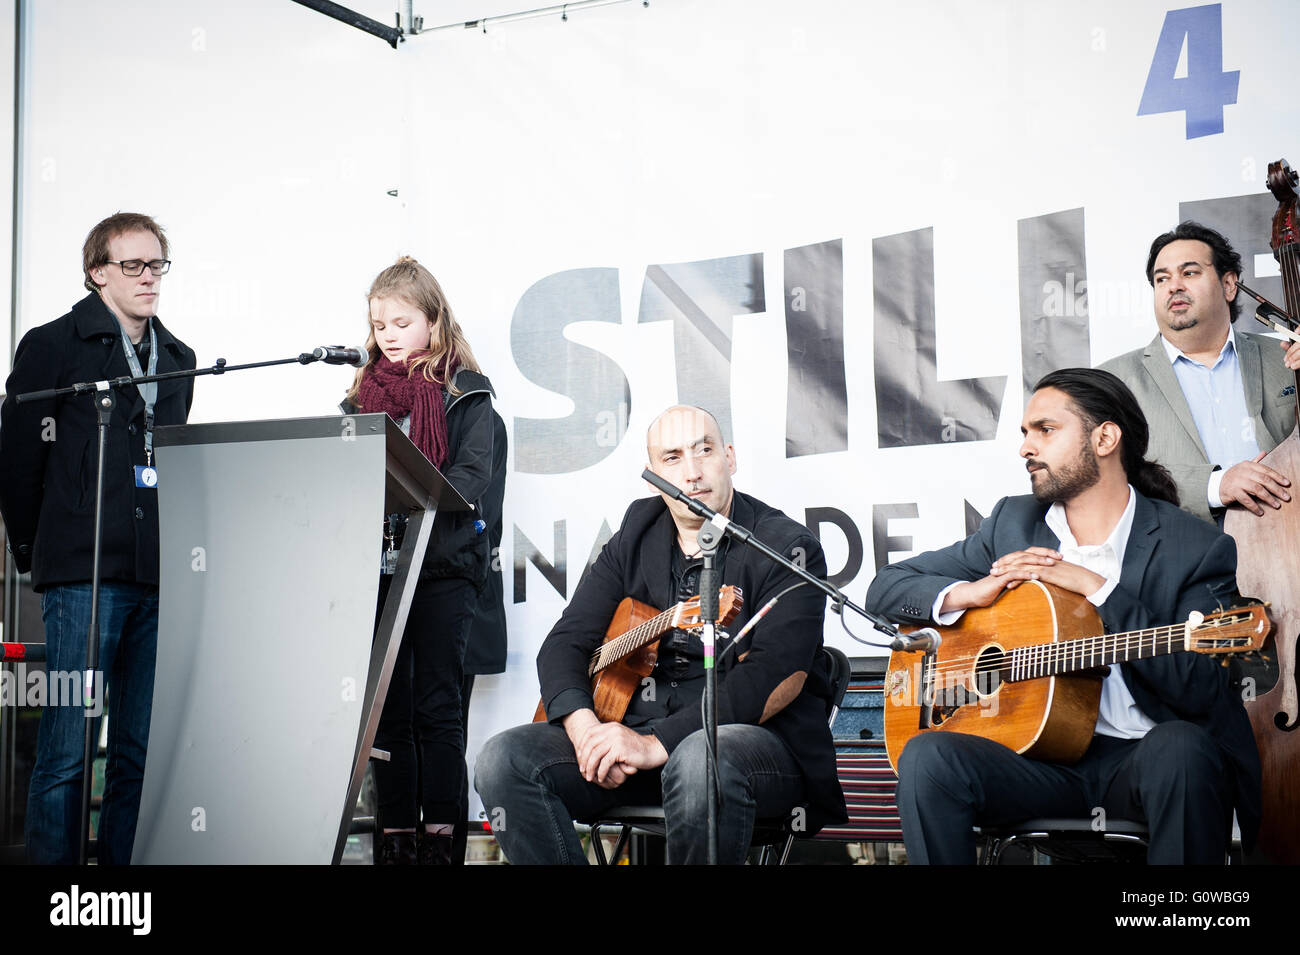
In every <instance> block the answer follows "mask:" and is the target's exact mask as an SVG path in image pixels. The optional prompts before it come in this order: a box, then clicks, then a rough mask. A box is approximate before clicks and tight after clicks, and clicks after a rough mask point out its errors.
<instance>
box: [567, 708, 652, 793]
mask: <svg viewBox="0 0 1300 955" xmlns="http://www.w3.org/2000/svg"><path fill="white" fill-rule="evenodd" d="M564 729H565V732H567V733H568V734H569V741H570V742H571V743H573V750H574V752H575V753H576V754H577V757H578V772H580V773H582V778H583V779H585V780H587V782H589V783H595V784H596V785H597V786H601V787H602V788H604V789H615V788H617V787H619V786H621V785H623V783H624V782H626V781H627V778H628V777H629V776H631V775H633V774H635V773H636V771H637V770H638V769H656V768H658V767H659V766H662V765H663V764H664V763H666V762H668V751H667V750H666V749H664V745H663V743H661V742H659V738H658V737H657V736H655V735H654V734H652V733H638V732H636V730H631V729H628V728H627V727H626V726H624V725H623V724H622V723H602V722H601V721H600V720H599V719H598V718H597V717H596V714H595V713H594V712H592V711H591V710H576V711H575V712H573V713H570V714H569V715H568V716H566V717H565V718H564Z"/></svg>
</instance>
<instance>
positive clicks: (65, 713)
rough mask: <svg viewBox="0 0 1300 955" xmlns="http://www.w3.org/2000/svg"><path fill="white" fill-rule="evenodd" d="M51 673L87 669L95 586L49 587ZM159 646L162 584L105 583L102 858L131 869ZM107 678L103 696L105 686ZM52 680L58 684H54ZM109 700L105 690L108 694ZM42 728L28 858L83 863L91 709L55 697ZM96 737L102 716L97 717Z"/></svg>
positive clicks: (30, 801)
mask: <svg viewBox="0 0 1300 955" xmlns="http://www.w3.org/2000/svg"><path fill="white" fill-rule="evenodd" d="M41 611H42V617H43V618H44V620H45V654H46V663H45V667H46V672H47V673H49V674H53V673H56V672H60V671H62V672H72V671H83V670H85V667H86V634H87V631H88V630H89V628H90V584H69V585H65V586H62V587H53V588H51V589H49V590H47V591H46V592H45V594H44V596H43V598H42V604H41ZM157 646H158V589H157V588H156V587H149V586H142V585H140V584H122V583H103V584H101V585H100V588H99V671H100V672H101V673H102V674H104V675H106V676H107V680H108V684H107V690H108V697H107V699H108V711H109V712H110V713H111V714H112V717H111V719H109V721H108V764H107V766H106V769H105V774H104V801H103V804H102V806H101V808H100V812H99V830H98V833H99V862H100V864H101V865H126V864H128V863H130V861H131V850H132V847H133V846H134V844H135V823H136V816H137V814H138V813H139V811H140V789H141V786H142V784H143V781H144V758H145V749H146V747H147V745H148V742H149V716H150V713H151V712H152V710H153V679H154V659H155V655H156V651H157ZM99 679H100V680H101V686H100V688H99V689H100V693H101V694H102V692H103V689H104V687H103V685H102V680H103V677H99ZM51 682H53V681H51ZM100 699H101V700H102V699H103V696H102V695H101V696H100ZM51 703H54V704H57V703H62V704H63V705H46V707H45V708H44V710H43V711H42V712H41V725H40V729H39V730H38V731H37V734H36V766H35V768H34V769H33V770H32V781H31V789H30V790H29V792H28V794H27V860H28V861H29V862H31V863H34V864H42V865H67V864H75V863H76V862H77V854H78V847H79V845H80V836H79V832H80V828H81V766H82V756H83V752H84V750H83V747H84V745H85V731H86V719H85V712H84V710H83V709H82V707H81V706H80V705H78V704H77V701H70V700H54V699H50V700H47V704H51ZM93 725H94V733H95V736H96V737H98V735H99V725H100V721H99V720H98V719H96V720H95V721H94V724H93Z"/></svg>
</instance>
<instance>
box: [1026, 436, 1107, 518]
mask: <svg viewBox="0 0 1300 955" xmlns="http://www.w3.org/2000/svg"><path fill="white" fill-rule="evenodd" d="M1029 463H1031V464H1035V463H1037V464H1041V463H1042V462H1035V461H1030V462H1029ZM1038 473H1039V474H1041V475H1042V477H1040V478H1039V479H1038V481H1036V482H1035V481H1034V480H1033V478H1032V477H1031V478H1030V483H1031V485H1032V487H1033V490H1034V497H1035V498H1036V499H1038V500H1040V501H1042V502H1043V503H1044V504H1056V503H1058V502H1064V501H1069V500H1070V499H1071V498H1074V497H1076V496H1077V495H1079V494H1081V493H1082V492H1084V491H1086V490H1088V488H1090V487H1092V486H1093V485H1094V484H1096V483H1097V481H1098V480H1099V479H1100V478H1101V468H1100V467H1098V465H1097V455H1095V454H1094V453H1093V451H1092V447H1091V445H1089V444H1087V443H1084V445H1083V446H1082V447H1081V448H1080V449H1079V459H1078V460H1077V461H1075V462H1074V463H1073V464H1071V465H1069V466H1068V467H1064V468H1061V469H1060V470H1059V471H1050V470H1043V471H1040V472H1038Z"/></svg>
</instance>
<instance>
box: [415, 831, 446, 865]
mask: <svg viewBox="0 0 1300 955" xmlns="http://www.w3.org/2000/svg"><path fill="white" fill-rule="evenodd" d="M420 865H451V836H450V835H446V836H442V835H438V834H437V833H433V832H422V833H420Z"/></svg>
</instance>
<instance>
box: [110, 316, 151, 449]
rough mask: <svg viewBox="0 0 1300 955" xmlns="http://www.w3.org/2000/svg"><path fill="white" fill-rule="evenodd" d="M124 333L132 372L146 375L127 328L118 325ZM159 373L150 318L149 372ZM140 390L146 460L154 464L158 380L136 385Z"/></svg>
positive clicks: (128, 363) (123, 338)
mask: <svg viewBox="0 0 1300 955" xmlns="http://www.w3.org/2000/svg"><path fill="white" fill-rule="evenodd" d="M118 330H119V331H121V333H122V350H123V351H124V352H126V363H127V366H128V367H129V368H130V369H131V374H132V375H134V376H135V377H136V378H143V377H145V373H144V371H143V370H142V369H141V367H140V357H139V356H138V355H137V354H136V353H135V346H134V345H132V344H131V339H129V338H127V335H126V329H125V328H122V327H121V325H119V326H118ZM157 373H158V333H157V332H156V331H154V327H153V319H152V318H151V319H149V374H150V375H155V374H157ZM136 388H138V389H139V390H140V397H141V398H143V399H144V461H145V464H147V465H152V464H153V409H154V404H155V403H156V402H157V400H158V382H156V381H151V382H149V383H148V384H143V385H136Z"/></svg>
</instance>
